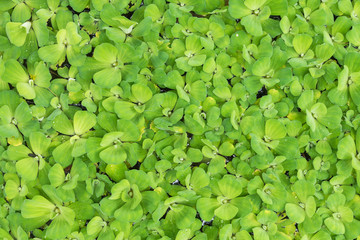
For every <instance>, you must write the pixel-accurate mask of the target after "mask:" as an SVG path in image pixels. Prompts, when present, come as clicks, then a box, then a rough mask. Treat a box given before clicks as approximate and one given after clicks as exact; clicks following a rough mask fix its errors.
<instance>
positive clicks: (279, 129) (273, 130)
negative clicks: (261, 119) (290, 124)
mask: <svg viewBox="0 0 360 240" xmlns="http://www.w3.org/2000/svg"><path fill="white" fill-rule="evenodd" d="M265 136H266V137H267V138H268V139H270V140H276V139H280V138H284V137H285V136H286V128H285V126H284V125H283V124H282V123H281V122H280V121H278V120H275V119H269V120H267V121H266V124H265Z"/></svg>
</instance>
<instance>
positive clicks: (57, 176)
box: [48, 163, 65, 187]
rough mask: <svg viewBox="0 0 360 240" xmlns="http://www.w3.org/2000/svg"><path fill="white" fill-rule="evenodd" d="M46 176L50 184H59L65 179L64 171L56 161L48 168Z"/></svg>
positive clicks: (55, 185) (56, 185)
mask: <svg viewBox="0 0 360 240" xmlns="http://www.w3.org/2000/svg"><path fill="white" fill-rule="evenodd" d="M48 177H49V180H50V183H51V185H52V186H54V187H58V186H60V185H61V184H63V183H64V181H65V172H64V169H63V167H62V166H61V165H60V164H58V163H56V164H55V165H54V166H52V167H51V168H50V170H49V174H48Z"/></svg>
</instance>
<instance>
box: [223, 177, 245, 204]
mask: <svg viewBox="0 0 360 240" xmlns="http://www.w3.org/2000/svg"><path fill="white" fill-rule="evenodd" d="M218 185H219V189H220V191H221V193H222V194H223V196H225V197H227V198H229V199H233V198H236V197H237V196H239V195H240V194H241V192H242V185H241V183H240V182H239V181H237V180H236V179H235V178H233V177H231V176H224V177H223V178H222V179H221V180H219V181H218Z"/></svg>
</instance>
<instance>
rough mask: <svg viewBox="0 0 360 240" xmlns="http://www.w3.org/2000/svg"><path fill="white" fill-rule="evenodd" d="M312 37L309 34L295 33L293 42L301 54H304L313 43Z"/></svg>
mask: <svg viewBox="0 0 360 240" xmlns="http://www.w3.org/2000/svg"><path fill="white" fill-rule="evenodd" d="M312 41H313V39H312V37H311V36H309V35H307V34H297V35H295V37H294V39H293V41H292V44H293V46H294V49H295V51H296V52H297V53H298V54H299V55H304V54H305V53H306V52H307V50H308V49H309V48H310V46H311V44H312Z"/></svg>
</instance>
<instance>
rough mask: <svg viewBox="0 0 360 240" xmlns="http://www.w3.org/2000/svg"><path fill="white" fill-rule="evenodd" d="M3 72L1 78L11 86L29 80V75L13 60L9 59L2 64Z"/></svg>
mask: <svg viewBox="0 0 360 240" xmlns="http://www.w3.org/2000/svg"><path fill="white" fill-rule="evenodd" d="M4 67H5V70H4V72H3V73H2V76H1V78H2V79H3V80H4V81H6V82H8V83H11V84H17V83H20V82H21V83H25V82H27V81H28V80H29V75H28V74H27V73H26V72H25V70H24V68H23V67H22V66H21V64H20V63H19V62H18V61H16V60H15V59H9V60H8V61H6V62H5V64H4Z"/></svg>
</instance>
